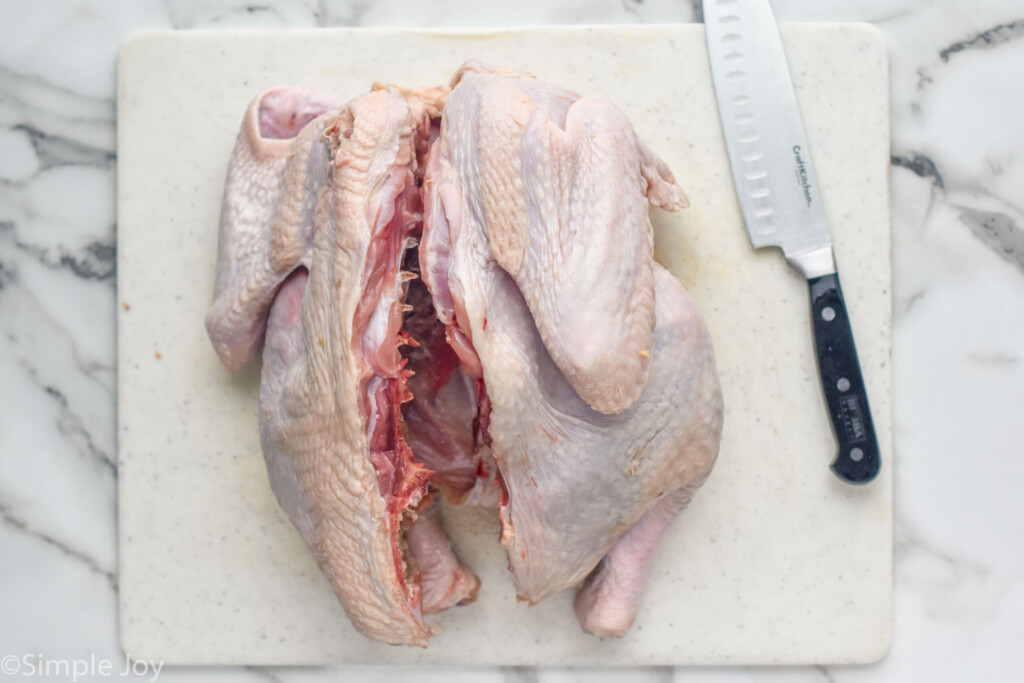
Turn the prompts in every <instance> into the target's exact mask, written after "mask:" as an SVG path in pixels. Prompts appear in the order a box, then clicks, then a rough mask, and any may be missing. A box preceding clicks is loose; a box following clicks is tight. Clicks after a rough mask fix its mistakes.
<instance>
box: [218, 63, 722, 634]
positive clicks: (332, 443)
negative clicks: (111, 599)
mask: <svg viewBox="0 0 1024 683" xmlns="http://www.w3.org/2000/svg"><path fill="white" fill-rule="evenodd" d="M442 114H443V116H442ZM421 186H422V187H421ZM652 204H653V205H655V206H657V207H660V208H662V209H666V210H677V209H680V208H682V207H684V206H686V198H685V196H684V195H683V194H682V192H681V190H680V189H679V188H678V187H677V186H676V184H675V181H674V178H673V177H672V174H671V173H670V172H669V170H668V168H667V167H666V166H665V164H664V163H663V162H662V161H661V160H660V159H659V158H658V157H657V156H656V155H655V154H654V153H653V152H652V151H651V150H650V149H648V148H647V147H646V146H645V145H644V144H643V142H641V141H640V140H639V139H638V138H637V136H636V134H635V133H634V131H633V128H632V126H631V125H630V123H629V121H628V119H627V117H626V116H625V114H624V113H623V112H622V111H621V110H620V109H618V108H617V107H616V106H615V105H613V104H612V103H610V102H608V101H606V100H603V99H600V98H581V97H580V96H579V95H577V94H576V93H574V92H572V91H569V90H567V89H565V88H562V87H560V86H557V85H554V84H550V83H545V82H542V81H538V80H536V79H533V78H531V77H526V76H520V75H518V74H515V73H512V72H507V71H502V72H492V71H490V70H488V69H486V68H484V67H482V66H480V65H477V64H474V63H470V64H467V65H466V66H465V67H463V68H462V69H460V71H459V72H458V73H457V75H456V76H455V78H454V79H453V81H452V84H451V86H450V87H444V88H432V89H425V90H418V91H408V90H404V89H401V88H397V87H394V86H375V87H374V90H373V91H372V92H370V93H368V94H366V95H362V96H360V97H357V98H356V99H354V100H352V101H351V102H349V103H348V104H347V105H344V106H342V105H341V103H340V102H338V101H336V100H334V99H332V98H330V97H327V96H324V95H321V94H318V93H314V92H312V91H309V90H305V89H302V88H278V89H274V90H270V91H267V92H266V93H264V94H262V95H261V96H260V97H257V98H256V100H254V101H253V103H252V105H251V106H250V108H249V110H248V112H247V114H246V117H245V120H244V122H243V126H242V131H241V133H240V135H239V138H238V143H237V146H236V149H235V152H234V155H233V157H232V161H231V165H230V168H229V172H228V179H227V184H226V188H225V198H224V206H223V214H222V217H221V233H220V243H219V252H218V261H217V277H216V286H215V293H214V303H213V305H212V307H211V309H210V312H209V314H208V316H207V328H208V331H209V334H210V338H211V341H212V342H213V346H214V348H215V350H216V351H217V353H218V355H219V356H220V358H221V360H222V361H223V362H224V364H225V365H226V366H227V367H228V368H230V369H236V368H238V367H241V366H242V365H244V364H245V363H247V362H248V361H249V360H250V359H252V358H253V357H254V356H255V355H256V353H257V352H258V351H259V347H260V344H261V343H262V344H263V345H264V349H263V371H262V378H261V385H260V436H261V443H262V447H263V453H264V457H265V459H266V463H267V469H268V474H269V478H270V484H271V487H272V489H273V491H274V493H275V495H276V497H277V499H278V501H279V502H280V504H281V506H282V508H283V509H284V511H285V512H286V514H287V515H288V517H289V518H290V519H291V520H292V522H293V523H294V525H295V526H296V528H297V529H298V531H299V533H300V534H301V536H302V538H303V539H304V540H305V542H306V543H307V545H308V546H309V547H310V549H311V550H312V552H313V554H314V556H315V557H316V560H317V562H318V563H319V565H320V568H321V570H322V571H323V573H324V575H325V576H326V577H327V579H328V581H329V582H330V583H331V586H332V588H333V589H334V591H335V592H336V593H337V595H338V597H339V599H340V601H341V604H342V605H343V606H344V608H345V610H346V611H347V613H348V615H349V617H350V618H351V620H352V622H353V624H354V625H355V627H356V628H357V629H358V630H359V631H360V632H361V633H363V634H364V635H366V636H367V637H369V638H372V639H375V640H379V641H382V642H386V643H395V644H407V645H420V646H425V645H426V644H427V642H428V639H429V637H430V635H431V634H432V629H431V627H430V626H429V625H428V624H427V623H426V622H425V621H424V619H423V617H424V615H429V614H434V613H436V612H439V611H441V610H444V609H447V608H448V607H451V606H454V605H459V604H465V603H466V602H471V601H473V600H474V599H475V598H476V596H477V593H478V590H479V587H480V582H479V579H478V578H477V577H476V576H475V574H473V572H472V571H471V570H470V569H469V568H468V567H466V566H465V565H464V564H463V563H462V562H461V561H460V560H459V558H458V557H457V556H456V554H455V552H454V551H453V549H452V545H451V543H450V541H449V539H448V537H447V535H446V534H445V532H444V529H443V528H442V525H441V520H440V515H439V512H438V507H439V502H438V501H439V499H440V497H441V496H442V495H443V496H444V497H445V498H446V499H447V500H448V501H449V502H450V503H453V504H485V505H487V504H490V505H495V506H497V507H498V510H499V516H500V520H501V537H500V542H501V543H502V544H503V546H504V547H505V549H506V552H507V556H508V564H509V569H510V570H511V572H512V578H513V581H514V583H515V586H516V589H517V591H518V593H519V596H520V597H521V598H522V599H524V600H527V601H529V602H531V603H534V602H537V601H539V600H541V599H543V598H545V597H547V596H549V595H551V594H553V593H555V592H558V591H560V590H563V589H565V588H568V587H572V586H578V585H581V586H582V587H581V588H580V590H579V592H578V594H577V597H576V613H577V616H578V618H579V620H580V623H581V625H582V626H583V628H584V629H586V630H587V631H589V632H591V633H594V634H596V635H601V636H614V635H622V634H623V633H625V632H626V630H627V629H628V628H629V627H630V625H631V623H632V621H633V619H634V616H635V613H636V610H637V605H638V600H639V597H640V595H641V593H642V589H643V585H644V583H645V581H646V576H647V571H648V568H649V566H650V563H651V560H652V558H653V556H654V554H655V552H656V549H657V546H658V544H659V542H660V540H661V538H662V535H663V534H664V532H665V530H666V529H667V528H668V526H669V525H670V524H671V522H672V520H673V519H674V518H675V516H676V515H677V514H678V513H679V511H680V510H682V509H683V508H685V507H686V505H687V504H688V503H689V501H690V499H691V497H692V496H693V494H694V493H695V492H696V490H697V489H698V488H699V487H700V485H701V484H702V483H703V481H704V479H705V478H706V477H707V475H708V473H709V472H710V470H711V468H712V466H713V463H714V460H715V457H716V455H717V450H718V441H719V438H720V434H721V426H722V401H721V394H720V390H719V386H718V377H717V373H716V370H715V363H714V354H713V351H712V346H711V340H710V337H709V335H708V331H707V329H706V328H705V326H704V324H703V322H702V321H701V318H700V316H699V314H698V312H697V310H696V308H695V306H694V304H693V302H692V301H691V300H690V298H689V296H688V294H687V293H686V291H685V290H684V289H683V287H682V285H680V284H679V282H678V281H677V280H676V279H675V278H674V277H672V276H671V275H670V274H669V273H668V272H667V271H665V270H664V269H663V268H662V267H661V266H659V265H658V264H656V263H655V262H654V259H653V235H652V229H651V224H650V220H649V217H648V211H649V206H650V205H652ZM418 239H421V242H420V243H419V245H418V250H417V248H416V246H417V240H418ZM418 275H421V276H422V281H420V280H418V279H417V276H418ZM400 347H401V349H402V352H400Z"/></svg>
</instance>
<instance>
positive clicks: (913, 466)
mask: <svg viewBox="0 0 1024 683" xmlns="http://www.w3.org/2000/svg"><path fill="white" fill-rule="evenodd" d="M773 5H774V6H775V8H776V13H777V14H778V16H779V18H780V20H782V21H867V22H871V23H873V24H875V25H876V26H878V28H880V29H881V30H882V32H883V33H884V34H885V37H886V39H887V41H888V44H889V48H890V54H891V62H892V63H891V73H892V162H893V168H892V174H891V183H892V210H893V264H894V265H893V267H894V292H893V309H894V315H895V320H894V340H893V345H894V351H893V355H894V359H893V367H894V382H895V397H894V401H895V427H896V435H895V436H896V448H895V450H896V453H895V457H894V458H893V461H892V466H893V467H894V468H895V470H894V477H895V486H896V490H895V519H896V521H895V539H896V541H895V548H894V553H895V581H896V587H895V634H894V638H893V645H892V648H891V650H890V652H889V654H888V655H887V656H886V657H885V658H884V659H883V660H882V661H880V662H878V663H877V664H873V665H869V666H866V667H789V668H772V669H758V668H721V669H718V668H715V669H706V668H705V669H667V668H651V669H643V670H628V671H626V670H618V671H616V670H604V671H593V670H589V671H588V670H580V669H523V668H510V669H475V670H461V669H460V670H444V669H426V670H411V669H403V670H400V671H397V672H396V671H395V670H392V669H389V668H384V667H376V668H374V667H371V668H359V669H355V668H348V669H340V670H320V669H280V668H275V669H262V668H259V669H257V668H248V669H243V668H237V669H236V668H223V669H216V670H200V669H194V668H183V669H170V668H165V669H161V670H160V671H159V675H158V678H159V679H160V680H204V681H205V680H211V679H214V678H216V679H217V680H226V681H235V680H238V681H260V680H268V679H269V680H279V681H306V680H338V679H339V678H350V677H351V678H354V679H358V680H361V681H377V680H379V681H384V680H392V679H393V678H394V676H395V675H396V673H397V674H398V675H399V676H400V677H401V678H402V679H407V680H416V681H433V680H438V681H441V680H444V681H451V682H453V683H457V682H458V681H467V682H468V681H495V682H497V681H510V682H512V681H523V682H525V681H542V682H544V683H556V682H559V683H560V682H563V681H566V682H567V681H577V680H579V681H583V680H586V681H605V680H608V681H610V680H618V679H619V678H624V679H625V678H628V680H631V681H641V682H643V681H652V682H653V681H666V680H676V679H679V680H687V681H746V680H759V681H760V680H773V679H777V680H785V681H817V680H829V681H906V680H928V681H961V680H972V681H1013V680H1022V679H1024V673H1022V668H1021V665H1022V664H1024V661H1022V658H1021V657H1020V655H1019V654H1018V652H1019V649H1020V646H1019V640H1020V638H1021V635H1022V634H1024V550H1022V546H1021V544H1020V542H1019V539H1020V538H1021V537H1022V535H1024V534H1022V532H1024V514H1022V513H1024V510H1022V509H1021V508H1022V506H1021V504H1020V503H1019V502H1018V501H1019V495H1018V493H1017V489H1018V484H1017V479H1016V477H1015V475H1014V473H1015V472H1016V473H1018V474H1021V473H1022V470H1024V465H1022V462H1024V461H1022V460H1021V459H1019V458H1018V457H1016V456H1018V454H1019V451H1020V448H1019V446H1018V445H1017V444H1018V443H1019V438H1018V437H1017V433H1016V427H1017V425H1016V424H1015V420H1014V418H1013V416H1014V415H1016V414H1017V411H1016V410H1014V407H1015V406H1021V405H1024V363H1022V360H1021V355H1022V353H1024V206H1022V205H1020V204H1018V203H1017V202H1018V201H1019V195H1020V188H1021V187H1024V127H1022V126H1021V125H1020V122H1019V112H1020V111H1022V110H1024V91H1022V90H1021V88H1020V87H1019V79H1020V74H1021V73H1022V72H1024V40H1022V38H1024V6H1022V5H1021V3H1020V2H1019V1H1018V0H989V1H988V2H985V3H979V4H968V3H962V2H957V1H956V0H887V1H882V0H819V1H818V2H813V3H812V2H809V1H801V0H775V2H774V3H773ZM699 20H700V16H699V3H693V2H685V1H683V0H675V1H674V2H670V1H669V0H621V2H620V1H618V0H615V1H612V0H569V1H567V2H562V3H547V2H541V1H540V0H526V1H525V2H522V3H500V4H497V3H495V4H494V6H493V7H492V6H491V5H490V3H476V2H469V0H445V1H444V2H438V3H424V2H413V1H412V0H379V1H378V2H375V3H371V2H369V1H368V0H319V1H318V2H317V1H316V0H265V1H264V2H261V3H260V4H258V5H246V4H244V3H233V2H214V1H213V0H207V1H204V2H198V1H196V0H140V1H138V2H127V1H123V2H121V1H117V0H76V1H71V0H58V1H54V2H46V3H14V2H5V3H2V4H0V558H2V562H0V665H2V667H3V669H2V670H3V672H4V673H5V674H11V673H14V676H12V677H11V679H12V680H16V679H17V677H18V675H19V674H20V675H22V676H24V675H25V674H27V673H28V668H27V666H26V663H27V664H32V665H35V666H36V668H37V669H39V668H41V666H40V665H41V664H43V663H45V662H62V661H63V662H71V661H72V660H83V661H86V662H89V661H91V662H93V663H92V664H91V665H90V669H89V671H88V673H87V674H86V675H85V676H80V677H78V680H93V679H95V680H103V679H104V678H106V677H113V676H117V675H118V674H120V673H121V672H122V671H124V670H125V668H126V666H127V667H128V668H129V671H131V670H132V667H133V665H134V671H135V674H133V676H135V678H136V679H137V680H143V679H145V680H151V679H152V678H154V675H155V674H156V673H157V672H156V671H155V670H154V668H153V667H151V666H150V667H148V668H146V667H144V666H141V665H143V664H145V663H143V662H134V663H133V662H126V661H125V658H124V656H123V655H122V654H121V652H120V647H119V644H118V636H117V589H118V577H117V546H116V533H115V526H116V512H117V510H116V508H117V466H116V430H115V407H116V398H117V396H116V390H115V386H116V381H115V380H116V355H115V354H116V349H115V322H114V321H115V310H116V306H117V305H118V300H117V298H116V276H117V273H116V268H115V261H116V259H115V255H116V252H115V231H116V226H115V198H116V192H115V184H116V163H117V153H116V149H115V126H116V122H115V99H114V95H115V69H114V66H115V60H116V55H117V49H118V46H119V45H120V43H121V41H122V40H123V39H124V38H125V37H126V36H128V35H129V34H130V33H132V32H133V31H136V30H139V29H169V28H177V29H195V28H246V27H265V28H286V27H308V26H342V25H356V26H384V25H393V26H399V25H404V26H421V27H441V26H506V25H524V24H544V23H641V22H645V23H653V22H688V21H699ZM154 77H157V78H158V77H159V75H155V76H154ZM10 656H13V657H15V658H16V659H17V660H18V662H20V664H19V666H20V667H21V670H20V672H16V671H15V670H14V669H12V668H8V667H9V666H10V662H11V660H10V659H8V658H9V657H10ZM104 661H105V662H108V663H109V666H110V668H109V672H108V671H107V670H106V669H104V668H103V667H102V666H101V665H100V664H101V663H102V662H104ZM53 671H56V669H54V670H53ZM52 678H53V680H58V679H59V678H56V677H52ZM68 678H70V676H68Z"/></svg>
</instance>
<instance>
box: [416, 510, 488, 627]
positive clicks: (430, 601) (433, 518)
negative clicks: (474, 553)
mask: <svg viewBox="0 0 1024 683" xmlns="http://www.w3.org/2000/svg"><path fill="white" fill-rule="evenodd" d="M437 508H438V505H437V503H429V504H428V505H427V507H426V508H425V509H424V510H422V511H421V512H420V516H419V518H418V519H417V520H416V521H415V522H414V523H413V525H412V526H411V527H409V530H408V531H406V533H405V540H406V543H407V544H408V546H409V552H410V554H411V555H412V556H413V558H415V560H416V565H417V566H418V567H419V572H420V586H421V591H422V592H421V595H422V599H423V613H424V614H436V613H438V612H441V611H442V610H446V609H448V608H449V607H452V606H454V605H463V604H466V603H469V602H473V601H474V600H476V596H477V592H478V591H479V590H480V579H478V578H477V577H476V575H475V574H474V573H473V572H472V571H470V569H469V568H468V567H466V565H464V564H463V563H462V562H460V561H459V558H458V557H457V556H456V555H455V553H454V552H452V544H451V541H450V540H449V538H448V535H447V534H446V533H445V532H444V529H443V528H442V527H441V522H440V519H438V512H437Z"/></svg>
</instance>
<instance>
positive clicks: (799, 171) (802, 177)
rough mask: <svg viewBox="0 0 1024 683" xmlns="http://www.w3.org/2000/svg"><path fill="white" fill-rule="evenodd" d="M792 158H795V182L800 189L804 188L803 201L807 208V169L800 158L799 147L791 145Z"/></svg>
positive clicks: (809, 191)
mask: <svg viewBox="0 0 1024 683" xmlns="http://www.w3.org/2000/svg"><path fill="white" fill-rule="evenodd" d="M793 156H794V157H796V180H797V182H798V183H800V187H802V188H804V199H806V200H807V206H810V205H811V184H810V183H809V182H807V167H806V166H805V165H804V158H803V157H802V156H800V145H793Z"/></svg>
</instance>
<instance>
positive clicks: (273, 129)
mask: <svg viewBox="0 0 1024 683" xmlns="http://www.w3.org/2000/svg"><path fill="white" fill-rule="evenodd" d="M336 104H337V103H336V102H335V101H334V100H333V99H329V98H326V97H323V96H320V95H318V94H317V93H315V92H313V91H309V90H300V89H297V88H289V89H282V90H274V91H271V92H269V93H267V94H266V95H265V96H264V97H263V100H262V101H261V102H260V112H259V119H260V136H261V137H264V138H266V139H268V140H290V139H291V138H293V137H295V136H296V135H298V134H299V131H300V130H302V129H303V127H305V125H306V124H307V123H309V122H310V121H312V120H313V119H315V118H316V117H317V116H320V114H322V113H324V112H325V111H327V110H329V109H331V108H333V107H334V106H336Z"/></svg>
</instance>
